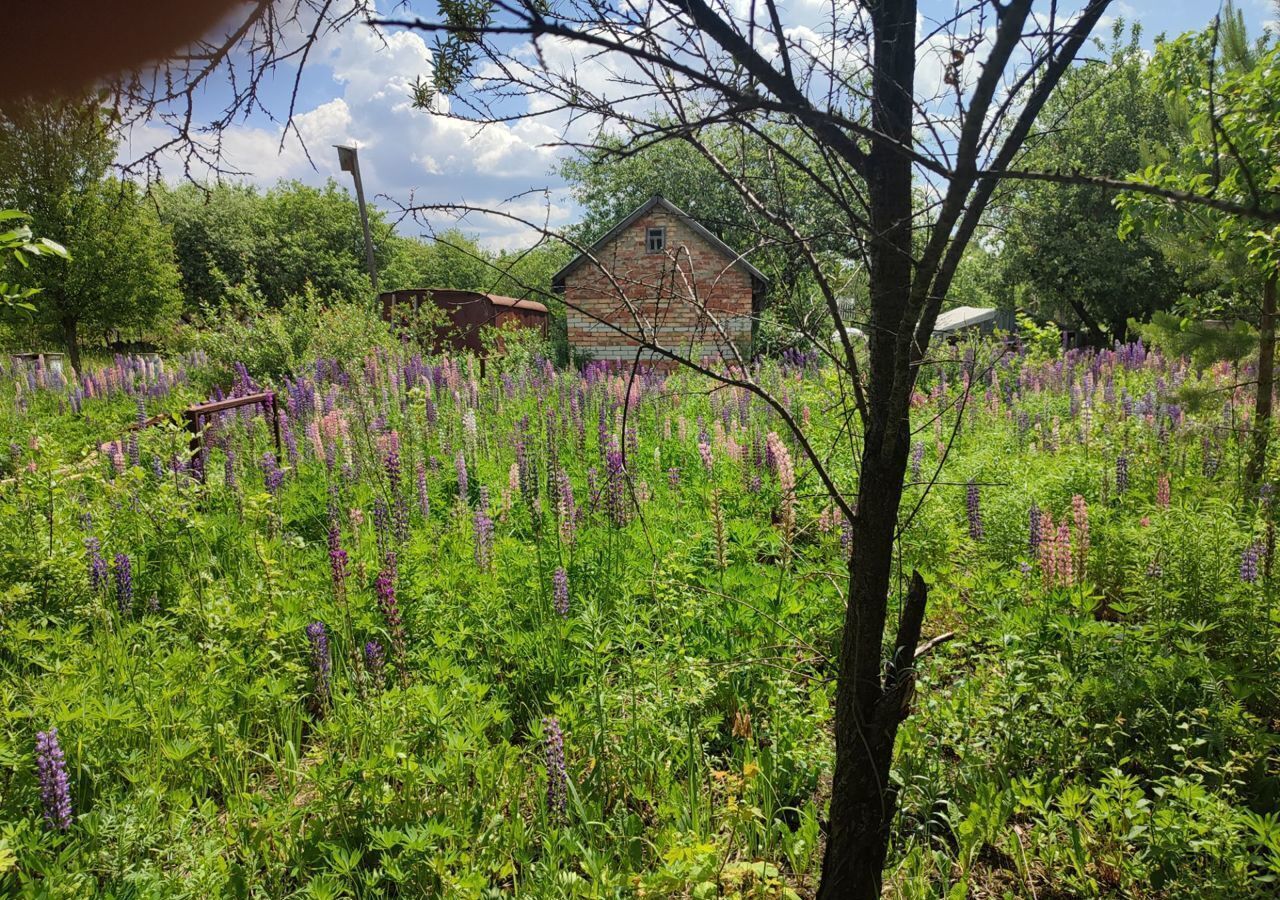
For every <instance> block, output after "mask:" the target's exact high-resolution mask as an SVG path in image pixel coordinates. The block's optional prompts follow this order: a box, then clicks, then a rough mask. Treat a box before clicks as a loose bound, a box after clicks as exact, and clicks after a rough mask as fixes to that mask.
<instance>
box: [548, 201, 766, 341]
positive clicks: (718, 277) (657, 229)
mask: <svg viewBox="0 0 1280 900" xmlns="http://www.w3.org/2000/svg"><path fill="white" fill-rule="evenodd" d="M768 283H769V282H768V279H767V278H765V277H764V275H763V274H761V272H760V270H759V269H757V268H756V267H755V266H753V265H751V264H750V263H749V262H747V261H746V260H745V259H744V258H743V256H742V254H740V253H738V252H737V251H735V250H733V249H732V248H731V247H729V246H728V245H727V244H725V242H724V241H722V240H720V239H719V238H718V237H716V236H715V235H714V234H712V233H711V232H710V231H708V230H707V229H706V228H705V227H704V226H702V225H701V224H699V223H698V222H697V221H695V220H694V219H693V218H692V217H691V216H689V215H688V214H687V213H685V212H683V211H682V210H680V209H679V208H677V207H676V206H675V205H674V204H672V203H670V202H669V201H667V200H665V199H664V198H662V197H658V196H654V197H652V198H650V199H649V200H648V201H646V202H645V203H644V204H642V205H641V206H640V208H639V209H637V210H635V212H633V213H631V214H630V215H629V216H627V217H626V218H625V219H623V220H622V221H621V222H619V223H618V224H617V225H615V226H613V228H611V229H609V231H608V232H606V233H605V234H604V235H603V236H602V237H601V238H600V239H599V240H597V241H596V242H595V243H594V244H592V245H591V247H590V248H588V250H587V251H586V252H584V253H581V254H579V255H578V256H576V257H575V258H574V259H573V260H572V261H571V262H570V263H569V264H568V265H567V266H565V267H564V268H563V269H561V270H560V271H559V272H557V273H556V274H555V276H553V278H552V280H551V285H552V288H553V289H554V290H555V291H557V292H561V293H563V294H564V300H565V305H566V307H567V312H566V316H567V324H568V335H569V345H570V347H572V348H573V349H574V350H575V351H577V352H580V353H582V354H584V355H586V356H589V357H590V358H592V359H603V360H610V359H618V360H630V359H634V358H635V354H636V343H635V342H634V341H632V340H630V339H628V338H625V337H623V336H622V335H621V334H619V333H618V331H617V328H615V327H614V326H617V327H618V328H622V329H624V330H626V331H627V332H630V333H632V334H636V333H640V334H644V335H645V336H647V337H651V338H652V339H653V340H654V341H655V342H656V343H658V344H659V345H661V346H663V347H666V348H669V349H671V350H672V351H673V352H676V353H679V354H681V355H684V356H691V357H693V358H694V359H712V358H720V357H723V358H726V359H732V358H733V357H732V353H731V351H730V346H729V345H730V343H732V345H733V346H734V347H735V348H736V350H737V352H738V354H740V355H741V357H742V358H743V359H744V360H746V359H750V357H751V338H752V334H753V327H752V326H753V323H754V322H755V320H756V318H757V317H758V315H759V313H760V311H761V310H762V308H763V300H764V294H765V289H766V287H767V286H768ZM645 358H652V357H649V356H646V357H645Z"/></svg>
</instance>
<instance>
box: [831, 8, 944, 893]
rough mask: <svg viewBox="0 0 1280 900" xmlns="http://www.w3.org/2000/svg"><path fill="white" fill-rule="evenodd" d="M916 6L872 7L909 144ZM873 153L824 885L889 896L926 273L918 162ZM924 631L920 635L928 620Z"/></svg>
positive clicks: (885, 93)
mask: <svg viewBox="0 0 1280 900" xmlns="http://www.w3.org/2000/svg"><path fill="white" fill-rule="evenodd" d="M915 15H916V9H915V4H914V3H913V2H911V0H902V2H885V3H881V4H873V5H872V6H871V16H872V18H873V19H874V21H875V34H876V40H875V67H874V70H873V72H874V74H873V76H872V78H873V88H872V93H873V96H874V97H875V102H874V103H873V105H872V124H873V127H874V128H875V130H876V131H877V132H878V133H880V134H883V135H886V136H887V137H888V138H889V140H890V141H898V142H901V143H902V144H903V145H909V144H910V142H911V127H912V115H913V104H912V97H911V89H910V86H911V85H912V84H913V83H914V80H915V44H916V42H915ZM867 162H868V165H867V181H868V191H867V194H868V197H869V199H870V202H869V212H870V217H871V224H872V228H873V230H874V232H875V233H876V234H877V235H879V239H878V240H875V241H873V242H872V243H871V244H870V247H869V256H870V263H871V265H870V295H871V296H870V300H871V333H870V335H869V336H868V350H869V357H870V359H869V363H870V365H869V371H870V379H869V382H868V385H867V397H868V409H869V416H868V419H867V422H866V432H865V438H864V443H863V451H862V467H861V470H860V472H859V477H858V505H857V515H856V517H855V521H854V523H853V554H852V555H851V558H850V562H849V591H848V605H847V607H846V609H845V621H844V634H843V636H842V639H841V643H840V669H839V672H840V675H839V684H838V686H837V688H836V706H835V743H836V762H835V771H834V774H833V778H832V788H831V812H830V826H829V828H828V832H827V847H826V852H825V856H824V857H823V861H822V883H821V885H820V886H819V889H818V897H819V898H821V900H835V898H855V900H862V898H867V900H871V898H876V897H879V896H880V885H881V880H882V878H883V874H882V872H883V869H884V861H885V857H886V854H887V852H888V847H889V837H890V834H889V829H890V827H891V825H892V822H893V818H894V813H895V811H896V806H897V797H896V794H895V793H894V792H893V791H892V790H891V789H890V781H889V767H890V765H891V763H892V761H893V744H894V739H895V737H896V736H897V733H898V723H899V722H901V721H902V711H903V709H904V704H903V703H902V702H901V698H900V697H896V696H892V695H894V694H896V685H895V684H894V683H893V677H892V675H885V676H884V681H883V682H882V671H883V670H882V661H883V655H884V648H883V644H884V628H885V623H886V618H887V615H888V606H889V589H890V578H891V575H892V569H893V541H894V536H895V532H896V531H897V527H898V507H899V505H900V503H901V500H902V479H903V475H904V474H905V472H906V467H907V454H908V452H909V443H910V441H909V435H910V427H909V421H908V416H909V407H908V406H907V405H906V404H901V405H900V404H899V403H898V402H897V400H896V398H895V394H894V384H895V380H896V379H899V378H902V377H904V376H905V375H906V374H907V373H908V372H909V366H910V364H911V363H910V358H909V356H908V354H906V353H904V352H902V348H901V347H900V346H899V344H898V336H899V334H900V333H901V332H902V330H903V329H904V328H906V329H907V330H908V331H909V330H911V328H912V327H913V325H914V322H904V318H906V317H907V303H908V298H909V296H910V294H911V287H912V278H913V276H914V274H915V261H914V259H913V257H912V216H913V214H914V211H915V210H914V203H913V196H912V171H911V163H910V161H909V160H908V159H907V158H906V157H905V156H904V155H903V154H901V153H899V152H897V151H896V150H894V149H893V148H892V147H891V146H890V144H889V142H887V141H874V142H873V143H872V145H871V151H870V154H869V156H868V160H867ZM911 593H912V595H913V596H916V597H917V601H918V605H919V612H920V617H921V618H923V614H924V600H925V590H924V583H923V582H921V581H920V580H919V577H918V576H916V578H915V583H914V584H913V586H912V592H911ZM915 635H916V638H918V637H919V627H918V625H917V627H916V628H915ZM914 649H915V646H914V641H912V648H911V650H912V651H914Z"/></svg>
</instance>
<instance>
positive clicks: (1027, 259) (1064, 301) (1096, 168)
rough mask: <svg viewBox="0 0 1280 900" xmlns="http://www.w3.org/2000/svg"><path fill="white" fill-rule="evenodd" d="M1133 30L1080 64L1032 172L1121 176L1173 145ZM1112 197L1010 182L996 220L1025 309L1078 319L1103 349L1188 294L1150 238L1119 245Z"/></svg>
mask: <svg viewBox="0 0 1280 900" xmlns="http://www.w3.org/2000/svg"><path fill="white" fill-rule="evenodd" d="M1139 37H1140V31H1139V29H1138V28H1137V27H1136V26H1135V27H1133V28H1131V29H1129V30H1128V31H1127V33H1126V30H1125V26H1124V25H1123V23H1119V22H1118V23H1116V25H1115V26H1114V27H1113V29H1112V35H1111V43H1110V45H1109V46H1104V45H1102V44H1101V43H1099V45H1098V46H1099V49H1100V50H1102V51H1103V52H1104V54H1105V55H1104V57H1103V58H1101V59H1096V60H1089V61H1085V62H1083V63H1082V64H1081V65H1079V66H1077V67H1075V68H1073V69H1072V70H1070V71H1069V72H1068V73H1067V75H1066V76H1065V77H1064V78H1063V80H1062V84H1061V86H1060V87H1059V88H1058V91H1057V92H1056V93H1055V94H1054V95H1053V96H1052V97H1050V98H1049V102H1048V103H1047V104H1046V105H1045V111H1044V113H1043V114H1042V117H1041V127H1040V128H1039V129H1038V133H1037V134H1036V135H1035V136H1033V137H1032V138H1030V139H1029V140H1028V142H1027V146H1028V149H1027V154H1026V160H1025V163H1024V165H1025V166H1026V167H1027V168H1031V169H1047V170H1053V171H1084V172H1092V173H1097V174H1099V175H1104V176H1111V177H1122V176H1125V175H1127V174H1128V173H1130V172H1132V171H1134V170H1135V169H1138V168H1140V167H1141V166H1142V165H1143V164H1144V162H1145V161H1146V160H1145V158H1144V156H1143V154H1144V153H1145V152H1149V150H1150V148H1155V147H1160V146H1164V145H1166V144H1168V143H1169V141H1170V139H1171V136H1170V125H1169V120H1168V114H1167V112H1166V108H1165V105H1164V102H1163V99H1162V92H1161V91H1160V90H1159V89H1158V87H1157V85H1155V84H1154V83H1152V82H1151V80H1150V79H1147V78H1146V77H1144V70H1145V67H1146V60H1145V55H1144V53H1143V50H1142V48H1141V46H1140V45H1139ZM1113 198H1114V194H1113V193H1110V192H1107V191H1104V190H1103V189H1102V188H1101V187H1097V186H1089V185H1073V184H1057V183H1051V182H1035V181H1024V182H1013V183H1012V184H1010V185H1009V187H1008V190H1007V191H1006V193H1005V195H1004V200H1003V202H1002V203H1001V204H1000V208H999V210H998V215H997V216H995V217H994V219H995V220H996V221H998V222H999V224H1000V225H1001V226H1002V229H1001V231H1002V236H1003V237H1002V252H1001V257H1000V264H1001V271H1002V274H1003V280H1004V281H1005V283H1006V284H1007V285H1009V287H1010V288H1011V289H1012V291H1013V293H1014V294H1015V296H1016V297H1017V302H1018V303H1019V305H1023V306H1026V307H1027V308H1029V309H1032V310H1034V311H1035V312H1036V313H1038V314H1040V315H1041V316H1044V317H1047V318H1056V319H1059V320H1072V319H1074V320H1078V321H1079V322H1080V323H1081V324H1082V325H1084V326H1085V327H1086V328H1087V329H1088V330H1089V331H1090V332H1091V333H1092V334H1093V335H1094V336H1095V339H1097V340H1102V339H1105V338H1109V337H1116V336H1119V335H1120V334H1122V333H1123V332H1124V330H1125V323H1126V321H1127V320H1128V319H1129V318H1131V317H1134V318H1139V319H1145V318H1146V317H1147V316H1149V315H1150V314H1151V312H1153V311H1154V310H1156V309H1167V308H1169V307H1170V306H1171V305H1172V304H1173V302H1174V301H1175V300H1176V299H1177V297H1178V295H1179V293H1180V291H1181V280H1180V277H1179V273H1178V271H1177V269H1176V268H1175V267H1174V266H1173V265H1171V264H1170V263H1169V262H1168V261H1167V260H1166V258H1165V256H1164V255H1163V254H1162V253H1161V252H1160V250H1159V248H1158V247H1157V246H1155V243H1154V241H1152V240H1151V239H1149V238H1139V239H1136V240H1128V241H1126V240H1122V239H1121V238H1120V236H1119V235H1118V234H1117V230H1118V228H1119V225H1120V217H1121V213H1120V211H1119V210H1118V209H1116V207H1115V205H1114V204H1113V202H1112V200H1113Z"/></svg>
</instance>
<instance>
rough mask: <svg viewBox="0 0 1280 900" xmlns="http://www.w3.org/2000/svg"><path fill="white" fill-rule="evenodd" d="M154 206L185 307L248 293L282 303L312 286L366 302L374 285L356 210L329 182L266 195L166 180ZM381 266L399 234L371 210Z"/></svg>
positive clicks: (216, 304) (235, 299) (289, 185)
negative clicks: (169, 234) (169, 235)
mask: <svg viewBox="0 0 1280 900" xmlns="http://www.w3.org/2000/svg"><path fill="white" fill-rule="evenodd" d="M157 197H158V205H159V207H160V211H161V217H162V219H163V220H164V222H165V223H166V224H167V225H168V226H169V227H170V228H171V229H172V230H173V240H174V248H175V253H176V256H177V259H178V264H179V266H180V267H181V270H182V287H183V294H184V296H185V298H186V302H187V306H188V309H189V311H193V312H194V311H196V310H199V309H201V308H205V307H212V308H214V309H217V308H220V307H222V306H224V305H227V304H231V305H233V306H235V305H237V304H239V303H241V302H242V300H243V299H244V297H245V296H254V297H260V298H261V299H262V300H263V301H264V302H265V303H266V304H267V305H268V306H271V307H280V306H282V305H283V304H284V303H285V301H286V300H287V299H288V298H289V297H294V296H298V295H300V294H302V293H303V291H304V290H305V289H306V287H307V285H311V287H312V288H314V290H315V292H316V293H317V294H318V295H319V296H321V297H325V298H338V299H345V300H361V301H368V300H369V299H370V294H371V291H372V286H371V284H370V281H369V273H368V268H367V265H366V263H365V256H364V235H363V232H362V230H361V227H360V213H359V208H358V207H357V205H356V202H355V200H354V199H352V197H351V195H350V194H348V193H347V191H346V190H344V189H343V188H341V187H339V186H338V184H337V183H336V182H334V181H332V180H330V181H328V182H326V183H325V185H324V186H323V187H312V186H309V185H305V184H302V183H301V182H299V181H282V182H280V183H279V184H278V185H276V186H275V187H274V188H272V189H271V190H269V191H267V192H265V193H262V192H259V191H258V190H256V189H255V188H253V187H251V186H248V185H232V184H215V185H211V186H204V185H194V184H183V185H180V186H178V187H175V188H163V187H162V188H161V189H160V190H159V191H158V192H157ZM369 224H370V227H371V229H372V231H373V239H374V256H375V260H376V262H377V264H378V267H379V270H385V268H386V267H387V266H388V265H389V264H390V263H391V262H392V260H393V258H394V255H395V253H396V252H397V250H398V248H399V241H400V240H401V239H399V238H397V237H396V235H395V234H394V232H393V229H392V227H391V225H390V224H389V223H388V222H387V221H386V217H385V215H384V214H383V213H381V212H380V211H378V210H376V209H372V210H370V223H369Z"/></svg>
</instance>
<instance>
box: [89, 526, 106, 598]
mask: <svg viewBox="0 0 1280 900" xmlns="http://www.w3.org/2000/svg"><path fill="white" fill-rule="evenodd" d="M84 548H85V550H86V551H88V553H89V588H90V589H91V590H92V591H93V592H94V593H95V594H100V593H102V592H104V591H106V589H107V561H106V560H105V559H103V558H102V544H101V543H100V542H99V541H98V539H97V538H96V537H94V536H93V535H89V536H88V537H87V538H85V539H84Z"/></svg>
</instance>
